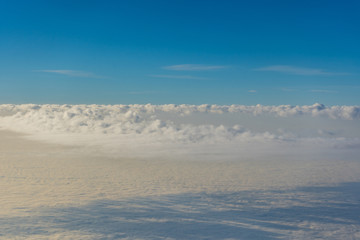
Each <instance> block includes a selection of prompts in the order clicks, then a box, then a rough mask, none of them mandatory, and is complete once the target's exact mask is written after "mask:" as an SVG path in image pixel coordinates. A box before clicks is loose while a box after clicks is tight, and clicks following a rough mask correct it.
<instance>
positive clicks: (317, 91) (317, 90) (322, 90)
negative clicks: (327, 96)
mask: <svg viewBox="0 0 360 240" xmlns="http://www.w3.org/2000/svg"><path fill="white" fill-rule="evenodd" d="M309 92H316V93H337V91H332V90H325V89H311V90H309Z"/></svg>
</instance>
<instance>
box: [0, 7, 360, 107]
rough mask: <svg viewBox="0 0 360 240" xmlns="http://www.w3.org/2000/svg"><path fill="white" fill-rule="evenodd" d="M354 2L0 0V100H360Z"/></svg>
mask: <svg viewBox="0 0 360 240" xmlns="http://www.w3.org/2000/svg"><path fill="white" fill-rule="evenodd" d="M359 10H360V2H359V1H350V0H349V1H314V0H312V1H307V0H305V1H230V0H229V1H211V0H209V1H200V0H199V1H187V0H183V1H176V0H174V1H160V0H154V1H140V0H139V1H137V0H131V1H126V0H124V1H67V0H62V1H55V0H54V1H41V0H34V1H20V0H19V1H16V0H14V1H3V2H2V3H1V7H0V103H2V104H5V103H14V104H20V103H36V104H45V103H52V104H65V103H66V104H134V103H136V104H146V103H152V104H168V103H174V104H182V103H184V104H224V105H229V104H244V105H254V104H263V105H280V104H291V105H307V104H308V105H309V104H314V103H316V102H318V103H322V104H326V105H360V95H359V91H360V70H359V69H360V68H359V66H360V47H359V42H360V28H359V23H360V15H359V14H358V13H359Z"/></svg>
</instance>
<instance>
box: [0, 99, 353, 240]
mask: <svg viewBox="0 0 360 240" xmlns="http://www.w3.org/2000/svg"><path fill="white" fill-rule="evenodd" d="M0 114H1V117H0V126H1V127H2V129H4V130H3V131H0V136H1V137H0V154H1V155H0V166H1V173H0V202H1V204H0V239H12V238H16V239H101V238H104V239H165V238H167V239H224V238H228V239H279V238H285V239H314V238H326V239H344V238H346V239H357V238H360V232H359V229H360V221H359V219H358V216H359V214H360V203H359V197H360V193H359V190H358V189H359V186H360V184H359V182H360V162H359V158H358V156H359V155H358V154H359V147H358V146H359V121H360V120H359V113H358V107H356V106H338V107H325V106H323V105H319V104H316V105H312V106H299V107H291V106H273V107H268V106H239V105H238V106H216V105H202V106H192V105H179V106H176V105H159V106H155V105H117V106H99V105H1V106H0ZM9 130H12V131H17V132H23V133H14V132H11V131H9ZM34 140H36V141H34Z"/></svg>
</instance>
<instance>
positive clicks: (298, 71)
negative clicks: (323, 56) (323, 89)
mask: <svg viewBox="0 0 360 240" xmlns="http://www.w3.org/2000/svg"><path fill="white" fill-rule="evenodd" d="M254 71H261V72H278V73H286V74H293V75H303V76H335V75H349V73H337V72H327V71H325V70H322V69H315V68H301V67H294V66H287V65H274V66H268V67H262V68H256V69H254Z"/></svg>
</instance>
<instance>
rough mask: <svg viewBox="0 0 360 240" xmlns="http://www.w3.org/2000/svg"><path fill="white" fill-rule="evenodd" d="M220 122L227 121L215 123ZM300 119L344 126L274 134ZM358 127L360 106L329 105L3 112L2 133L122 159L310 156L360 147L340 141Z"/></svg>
mask: <svg viewBox="0 0 360 240" xmlns="http://www.w3.org/2000/svg"><path fill="white" fill-rule="evenodd" d="M216 118H218V119H220V122H214V121H213V120H214V119H216ZM297 118H304V119H305V120H304V121H305V122H312V121H313V120H312V119H318V120H320V121H324V122H326V123H327V124H329V121H328V120H331V119H333V120H337V121H336V122H334V124H335V125H334V127H333V128H330V129H318V130H317V131H315V132H316V133H315V135H314V134H313V133H310V134H307V135H305V136H302V135H301V134H299V131H300V130H301V129H300V130H299V129H297V128H296V127H293V128H291V129H290V130H285V131H284V130H281V129H279V131H277V130H276V128H274V127H270V128H269V126H272V125H273V126H274V125H276V126H279V127H281V126H282V125H292V124H296V121H297V123H299V121H298V120H296V119H297ZM229 119H232V121H229ZM246 119H248V120H247V121H246ZM322 119H324V120H322ZM326 119H327V120H326ZM325 120H326V121H325ZM359 120H360V107H359V106H332V107H326V106H324V105H322V104H314V105H308V106H290V105H281V106H263V105H256V106H244V105H222V106H221V105H174V104H168V105H151V104H146V105H137V104H135V105H34V104H24V105H11V104H5V105H0V128H1V129H8V130H15V131H21V132H26V133H29V134H32V136H34V137H35V138H39V139H42V140H46V141H50V142H58V143H64V144H85V145H90V146H94V145H97V146H102V147H103V148H105V149H106V151H107V152H110V153H112V152H116V154H119V153H120V152H121V154H123V155H124V156H129V157H134V156H135V157H144V156H153V157H164V156H170V155H171V156H172V155H176V156H180V155H181V156H183V155H186V156H187V157H189V156H191V157H195V156H198V157H204V156H208V155H209V154H210V155H211V156H218V157H220V158H227V157H229V158H235V157H238V156H255V155H257V154H265V153H268V152H269V151H270V152H273V153H276V152H286V151H290V150H291V151H300V150H301V151H305V152H308V153H310V152H312V151H313V150H319V149H320V150H321V151H323V149H324V148H325V149H328V150H329V149H336V148H337V147H340V148H344V147H346V146H348V147H349V148H351V149H357V147H360V140H359V139H358V138H348V137H344V136H342V135H338V134H337V132H336V130H337V128H338V127H337V125H336V124H339V122H338V121H359ZM252 122H257V125H256V126H255V128H254V127H253V126H250V125H251V123H252ZM249 124H250V125H249ZM330 124H333V123H332V122H331V121H330ZM341 124H344V122H341ZM252 125H254V124H252ZM308 126H311V125H308ZM294 146H296V147H295V148H294ZM299 149H300V150H299ZM304 149H305V150H304ZM320 150H319V151H320ZM291 151H290V152H291Z"/></svg>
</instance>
